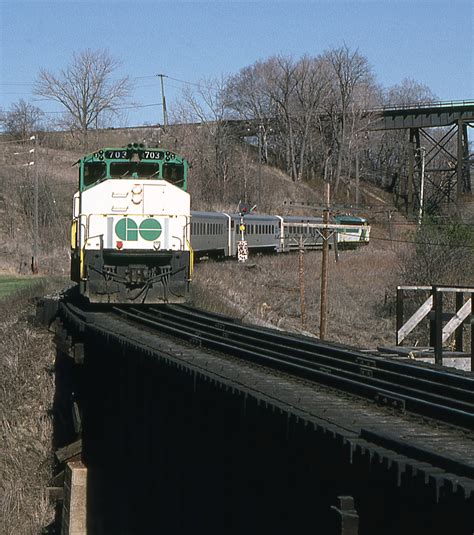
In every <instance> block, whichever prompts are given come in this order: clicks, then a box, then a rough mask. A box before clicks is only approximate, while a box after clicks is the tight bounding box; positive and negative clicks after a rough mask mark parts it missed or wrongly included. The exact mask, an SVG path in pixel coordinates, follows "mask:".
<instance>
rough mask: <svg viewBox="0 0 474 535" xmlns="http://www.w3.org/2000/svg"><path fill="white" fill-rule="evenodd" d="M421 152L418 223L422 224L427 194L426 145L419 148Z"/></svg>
mask: <svg viewBox="0 0 474 535" xmlns="http://www.w3.org/2000/svg"><path fill="white" fill-rule="evenodd" d="M419 151H420V153H421V181H420V207H419V210H418V225H421V223H422V222H423V204H424V201H425V199H424V196H425V152H426V149H425V147H420V149H419Z"/></svg>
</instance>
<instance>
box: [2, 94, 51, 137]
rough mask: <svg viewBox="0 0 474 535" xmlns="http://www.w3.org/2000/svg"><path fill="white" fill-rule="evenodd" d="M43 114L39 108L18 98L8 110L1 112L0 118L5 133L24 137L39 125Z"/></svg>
mask: <svg viewBox="0 0 474 535" xmlns="http://www.w3.org/2000/svg"><path fill="white" fill-rule="evenodd" d="M43 116H44V113H43V112H42V111H41V110H40V109H39V108H37V107H36V106H33V105H32V104H28V102H25V101H24V100H23V99H20V100H19V101H18V102H16V103H15V104H12V106H11V108H10V110H9V111H7V112H4V113H2V114H1V117H0V120H1V123H2V126H3V129H4V131H5V132H6V133H7V134H10V135H11V136H12V137H13V138H15V139H26V138H27V137H28V136H29V135H30V134H31V132H33V131H34V130H37V129H38V128H39V127H40V123H41V119H42V118H43Z"/></svg>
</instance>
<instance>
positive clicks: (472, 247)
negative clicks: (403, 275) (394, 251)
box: [369, 234, 474, 249]
mask: <svg viewBox="0 0 474 535" xmlns="http://www.w3.org/2000/svg"><path fill="white" fill-rule="evenodd" d="M369 240H376V241H389V242H395V243H411V244H413V245H429V246H434V247H448V248H450V249H454V248H459V249H461V248H462V249H474V245H465V244H458V243H452V244H446V243H433V242H421V241H413V240H396V239H394V238H380V237H378V236H373V235H372V234H371V235H370V237H369Z"/></svg>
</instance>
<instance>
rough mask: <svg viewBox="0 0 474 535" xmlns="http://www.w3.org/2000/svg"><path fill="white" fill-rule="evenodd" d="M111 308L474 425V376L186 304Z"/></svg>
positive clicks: (208, 343)
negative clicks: (257, 324) (244, 322)
mask: <svg viewBox="0 0 474 535" xmlns="http://www.w3.org/2000/svg"><path fill="white" fill-rule="evenodd" d="M112 310H113V311H114V313H116V314H119V315H120V316H122V317H124V318H127V319H128V320H131V321H133V322H135V323H140V324H142V325H146V326H147V327H149V328H151V329H154V330H159V331H161V332H165V333H167V334H169V335H172V336H176V337H179V338H183V339H185V340H187V341H190V342H191V343H198V344H199V345H202V346H205V347H208V348H210V349H214V350H217V351H220V352H223V353H227V354H232V355H234V356H237V357H240V358H244V359H246V360H249V361H252V362H255V363H257V364H262V365H265V366H269V367H272V368H276V369H279V370H281V371H284V372H287V373H291V374H293V375H296V376H299V377H302V378H304V379H309V380H313V381H316V382H321V383H324V384H326V385H329V386H332V387H335V388H338V389H342V390H345V391H349V392H352V393H355V394H358V395H362V396H364V397H368V398H370V399H375V400H377V401H380V402H384V403H385V404H387V405H392V406H394V407H397V408H399V409H402V410H408V411H411V412H414V413H419V414H422V415H424V416H429V417H431V418H435V419H438V420H443V421H446V422H448V423H451V424H454V425H459V426H462V427H466V428H468V429H474V378H470V377H467V376H462V375H460V374H456V373H452V372H449V371H441V370H438V369H434V368H430V367H423V366H417V365H414V364H411V363H404V362H400V361H393V360H391V359H384V358H382V357H377V356H375V355H367V354H365V353H361V352H358V351H357V350H354V349H350V348H345V347H339V346H335V345H331V344H327V343H322V342H318V341H317V340H315V341H313V340H311V339H309V338H300V337H297V336H293V335H288V334H286V333H279V332H278V331H273V330H270V329H265V328H261V327H253V326H252V327H250V326H244V325H242V324H239V323H238V322H236V321H235V320H232V319H229V318H224V317H222V316H218V315H215V314H208V313H205V312H203V311H198V310H195V309H192V308H189V307H187V306H168V307H159V308H158V307H156V308H154V307H151V308H133V307H132V308H124V307H114V308H113V309H112Z"/></svg>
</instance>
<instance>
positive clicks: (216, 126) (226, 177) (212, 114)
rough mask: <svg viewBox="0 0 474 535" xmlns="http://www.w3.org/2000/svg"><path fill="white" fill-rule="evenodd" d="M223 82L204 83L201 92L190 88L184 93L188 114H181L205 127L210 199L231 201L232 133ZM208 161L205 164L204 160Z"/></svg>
mask: <svg viewBox="0 0 474 535" xmlns="http://www.w3.org/2000/svg"><path fill="white" fill-rule="evenodd" d="M225 87H226V80H225V79H224V78H220V79H214V80H204V81H202V82H200V84H199V87H198V89H196V90H195V89H191V88H190V87H187V88H186V89H185V90H184V92H183V97H184V105H185V107H186V108H187V110H183V111H182V113H183V114H185V115H188V117H189V118H190V119H191V120H193V121H199V122H201V123H202V129H203V134H204V135H205V136H206V137H207V139H208V140H209V143H210V144H211V146H212V153H211V154H210V155H209V160H208V162H206V163H208V164H210V165H208V166H207V167H208V169H207V171H205V170H204V169H202V171H203V172H207V174H208V178H207V186H206V189H209V199H210V200H213V199H212V197H213V196H215V195H216V194H218V195H219V196H220V198H221V199H223V200H224V199H226V198H227V197H228V193H229V192H228V185H229V182H230V181H231V178H232V173H231V158H232V154H231V153H232V151H231V146H230V131H229V126H228V122H227V115H228V109H227V104H226V95H225V91H224V89H225ZM204 161H205V160H204Z"/></svg>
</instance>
